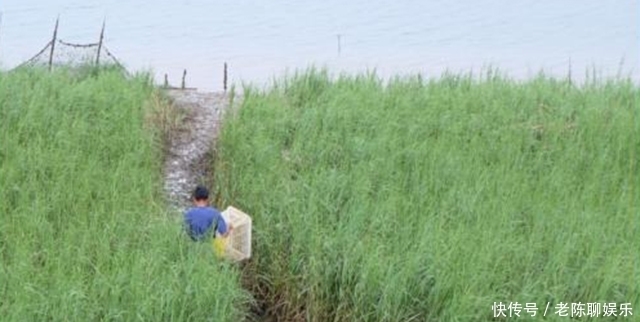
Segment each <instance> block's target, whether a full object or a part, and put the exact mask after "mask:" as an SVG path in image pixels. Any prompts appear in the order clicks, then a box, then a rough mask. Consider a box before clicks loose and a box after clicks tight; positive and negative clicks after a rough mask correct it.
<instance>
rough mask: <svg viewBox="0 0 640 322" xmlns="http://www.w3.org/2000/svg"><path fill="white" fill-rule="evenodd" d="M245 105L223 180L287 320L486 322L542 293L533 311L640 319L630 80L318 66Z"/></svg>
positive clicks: (228, 146) (258, 281)
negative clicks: (344, 72) (384, 72)
mask: <svg viewBox="0 0 640 322" xmlns="http://www.w3.org/2000/svg"><path fill="white" fill-rule="evenodd" d="M243 100H244V101H243V103H242V107H241V108H240V109H239V110H238V111H237V112H235V114H233V115H229V116H228V119H227V122H226V123H225V125H224V128H223V131H222V134H221V137H220V141H219V143H218V144H219V145H218V148H219V155H218V159H217V161H216V164H215V168H216V183H217V185H218V186H217V190H218V191H219V193H220V194H221V195H222V199H223V201H224V203H227V204H234V205H235V206H237V207H240V208H242V209H244V210H245V211H247V212H248V213H249V214H251V215H252V216H253V219H254V227H255V228H254V248H255V256H254V258H253V259H252V263H251V264H250V265H249V266H248V267H247V268H246V270H247V271H246V274H247V276H248V277H249V278H250V279H252V283H254V285H253V288H254V292H255V293H256V294H258V296H259V297H261V298H262V300H264V301H266V303H268V304H269V305H270V306H271V308H272V309H273V310H274V311H275V312H276V313H277V314H279V315H280V317H281V318H283V319H285V320H286V319H289V320H294V319H300V320H308V321H488V320H492V319H493V312H492V310H491V305H492V304H493V303H494V302H501V301H502V302H504V303H506V304H508V303H509V302H519V303H520V304H521V305H523V306H524V304H525V303H531V302H535V303H536V304H537V307H538V308H539V311H538V315H537V316H536V317H535V318H529V319H527V318H526V317H522V318H520V320H523V321H528V320H531V321H533V320H537V319H540V318H541V317H540V316H541V315H542V314H543V311H544V309H545V306H546V303H547V302H550V303H551V305H552V306H551V308H554V307H555V305H556V304H558V303H559V302H565V303H566V302H569V303H578V302H582V303H589V302H601V303H603V302H607V303H609V302H615V303H617V304H618V305H619V304H621V303H631V304H632V307H633V308H634V309H635V311H634V316H637V315H638V314H640V311H638V310H640V295H639V294H640V289H639V288H638V286H639V285H640V282H638V281H639V278H640V270H639V268H640V266H639V265H640V263H639V262H638V255H639V253H640V238H638V235H639V233H640V229H639V228H638V227H639V224H638V222H639V221H640V215H639V212H638V200H639V198H640V197H639V191H638V188H637V187H638V186H640V178H639V175H638V156H639V155H638V154H639V153H640V135H639V134H640V121H639V120H638V118H637V116H638V113H639V112H640V90H639V89H638V87H636V86H635V85H633V83H632V82H631V81H629V80H610V81H609V80H601V81H597V80H590V81H588V82H586V83H585V84H584V85H583V86H580V87H577V86H575V85H572V84H571V83H570V82H569V81H565V80H558V79H553V78H547V77H545V76H543V75H541V76H539V77H537V78H535V79H533V80H530V81H526V82H516V81H513V80H510V79H508V78H506V77H503V76H500V75H497V74H495V73H488V74H486V75H483V76H481V77H471V76H468V75H445V76H444V77H442V78H439V79H431V80H423V79H421V78H405V79H394V80H391V81H390V82H388V83H386V84H383V82H382V81H381V80H380V79H378V78H377V77H375V75H359V76H350V77H347V76H342V77H338V78H331V77H330V76H329V75H327V73H326V72H322V71H321V72H318V71H310V72H306V73H301V74H297V75H295V76H293V77H288V78H285V79H284V80H282V81H281V82H279V83H277V84H276V85H275V86H274V87H273V88H272V89H270V90H266V91H258V90H255V89H253V88H251V87H249V88H246V89H245V93H244V99H243ZM564 319H566V318H564V317H558V316H554V315H553V314H552V313H551V312H549V314H547V320H558V321H564ZM631 319H632V318H631ZM603 320H606V319H603Z"/></svg>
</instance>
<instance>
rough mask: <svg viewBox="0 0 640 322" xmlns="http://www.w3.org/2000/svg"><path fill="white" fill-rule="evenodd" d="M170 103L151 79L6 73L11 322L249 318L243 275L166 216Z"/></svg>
mask: <svg viewBox="0 0 640 322" xmlns="http://www.w3.org/2000/svg"><path fill="white" fill-rule="evenodd" d="M163 102H164V101H163V100H162V99H161V98H160V96H159V93H157V92H156V91H155V90H154V89H153V86H152V84H151V82H150V78H149V77H148V76H145V75H139V76H135V77H133V78H130V79H127V78H125V77H123V76H122V75H121V74H120V73H118V72H117V71H113V70H111V71H101V72H92V73H85V74H82V73H77V72H75V71H74V70H71V69H60V70H58V71H56V72H53V73H47V72H45V71H41V70H35V69H25V70H21V71H16V72H11V73H0V138H1V139H0V142H1V143H0V216H1V220H0V317H1V318H0V320H2V321H236V320H237V319H238V318H239V317H241V314H242V312H241V310H242V307H243V306H244V304H243V298H244V297H245V296H244V295H243V292H242V291H241V289H240V287H239V276H238V273H237V270H235V269H233V268H232V267H230V266H228V265H226V264H224V263H219V262H217V261H216V260H215V259H214V258H213V256H212V254H211V248H210V247H209V245H201V246H202V247H197V246H195V245H192V244H191V242H190V241H188V242H187V241H186V239H185V237H184V236H183V235H181V231H180V226H179V216H174V214H168V213H167V212H166V211H165V202H164V194H163V191H162V168H161V167H162V162H161V160H162V150H161V147H162V140H163V139H166V138H167V135H166V133H164V132H166V130H167V129H168V128H170V127H171V124H167V123H166V122H169V121H170V120H171V117H168V116H167V115H168V113H166V106H164V105H162V104H164V103H163ZM157 121H162V122H165V123H164V124H156V123H153V122H157Z"/></svg>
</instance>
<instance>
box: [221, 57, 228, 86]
mask: <svg viewBox="0 0 640 322" xmlns="http://www.w3.org/2000/svg"><path fill="white" fill-rule="evenodd" d="M222 84H223V85H222V86H223V87H224V91H225V92H226V91H227V63H226V62H225V63H224V76H223V79H222Z"/></svg>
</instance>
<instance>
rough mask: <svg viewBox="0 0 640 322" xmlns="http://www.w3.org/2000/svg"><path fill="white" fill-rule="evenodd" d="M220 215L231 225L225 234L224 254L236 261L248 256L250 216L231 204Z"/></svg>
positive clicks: (249, 251)
mask: <svg viewBox="0 0 640 322" xmlns="http://www.w3.org/2000/svg"><path fill="white" fill-rule="evenodd" d="M222 217H223V218H224V220H225V221H226V222H227V224H231V225H232V226H233V230H231V232H230V233H229V236H227V241H226V249H225V256H226V257H228V258H229V259H231V260H233V261H236V262H238V261H242V260H245V259H248V258H250V257H251V217H249V215H247V214H245V213H244V212H242V211H241V210H239V209H237V208H235V207H232V206H229V207H227V209H225V210H224V211H223V212H222Z"/></svg>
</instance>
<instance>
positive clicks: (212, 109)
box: [164, 90, 229, 213]
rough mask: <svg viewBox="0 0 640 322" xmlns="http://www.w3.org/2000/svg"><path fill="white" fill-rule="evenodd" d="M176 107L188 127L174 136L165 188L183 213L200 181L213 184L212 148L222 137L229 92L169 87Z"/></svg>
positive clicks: (170, 95)
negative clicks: (222, 120)
mask: <svg viewBox="0 0 640 322" xmlns="http://www.w3.org/2000/svg"><path fill="white" fill-rule="evenodd" d="M167 94H168V95H169V97H171V98H172V99H173V101H174V102H173V105H174V107H175V108H178V109H180V111H181V112H182V113H184V115H185V119H184V120H183V121H184V124H183V125H184V129H183V130H181V131H180V132H178V133H177V134H176V135H174V136H173V138H172V139H171V142H170V147H169V153H168V155H167V157H166V161H165V167H164V177H165V191H166V193H167V196H168V199H169V201H170V204H171V207H173V208H174V210H176V211H179V212H180V213H182V212H184V211H185V210H186V209H187V207H189V205H190V196H191V192H192V191H193V189H194V188H195V186H196V185H197V184H205V185H207V186H210V183H211V179H212V178H211V173H210V169H211V168H212V164H210V163H211V161H212V160H211V154H210V153H211V151H212V148H213V144H214V143H215V140H216V138H217V136H218V131H219V125H220V121H221V118H222V116H223V113H224V111H225V110H226V109H227V108H228V107H229V95H227V94H226V93H205V92H198V91H194V90H167Z"/></svg>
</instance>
